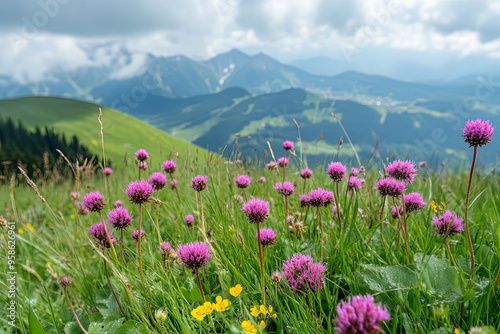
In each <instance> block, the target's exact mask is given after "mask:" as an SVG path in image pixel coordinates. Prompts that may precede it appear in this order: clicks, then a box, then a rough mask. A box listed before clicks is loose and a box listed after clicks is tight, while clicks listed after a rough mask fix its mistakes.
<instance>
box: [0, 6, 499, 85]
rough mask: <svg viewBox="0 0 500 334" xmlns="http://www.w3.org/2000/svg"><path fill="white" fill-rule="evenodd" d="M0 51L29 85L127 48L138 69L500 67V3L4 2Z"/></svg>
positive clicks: (7, 70) (1, 62)
mask: <svg viewBox="0 0 500 334" xmlns="http://www.w3.org/2000/svg"><path fill="white" fill-rule="evenodd" d="M0 47H1V49H0V50H1V52H0V74H4V75H5V74H6V75H17V76H24V77H26V78H30V79H33V80H36V79H37V78H40V77H43V76H44V75H46V74H47V73H49V72H50V69H51V68H53V67H54V66H59V67H62V68H64V69H72V68H75V67H78V66H83V65H88V64H106V63H107V62H111V61H115V60H112V59H113V57H112V54H113V53H114V52H116V51H117V50H120V49H121V48H126V49H128V50H130V51H131V52H132V53H134V54H135V53H137V56H136V57H135V58H134V61H136V62H137V64H140V62H141V59H143V57H144V56H143V55H144V54H145V53H152V54H155V55H158V56H160V55H163V56H167V55H173V54H179V53H182V54H185V55H187V56H190V57H195V58H196V59H206V58H209V57H212V56H214V55H216V54H218V53H221V52H225V51H228V50H230V49H231V48H239V49H241V50H243V51H245V52H249V53H255V52H259V51H262V52H265V53H267V54H269V55H271V56H274V57H276V58H278V59H279V60H281V61H291V60H294V59H300V58H308V57H314V56H328V57H332V58H335V59H339V60H342V61H346V62H349V61H355V60H356V57H361V56H360V55H364V56H365V58H363V59H366V55H367V54H368V55H369V54H370V52H372V50H377V52H378V53H379V54H380V50H382V51H383V52H382V53H383V54H386V55H387V57H391V56H393V57H394V55H400V54H406V55H408V54H415V55H418V57H416V59H417V58H418V59H425V61H427V62H429V63H431V62H432V61H433V59H438V58H439V55H440V54H441V55H443V57H442V59H441V61H444V60H447V59H460V58H464V57H479V58H481V57H484V58H485V59H488V60H492V59H498V60H499V61H500V1H497V0H444V1H443V0H390V1H384V0H343V1H337V0H307V1H304V0H301V1H298V0H267V1H265V0H141V1H137V0H134V1H131V0H1V1H0ZM96 50H97V51H96ZM443 59H444V60H443ZM475 59H476V58H475ZM138 66H139V65H138Z"/></svg>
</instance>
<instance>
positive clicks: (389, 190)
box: [375, 177, 405, 197]
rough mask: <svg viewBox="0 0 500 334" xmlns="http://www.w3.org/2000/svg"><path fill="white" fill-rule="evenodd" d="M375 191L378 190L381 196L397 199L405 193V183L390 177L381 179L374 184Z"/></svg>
mask: <svg viewBox="0 0 500 334" xmlns="http://www.w3.org/2000/svg"><path fill="white" fill-rule="evenodd" d="M375 189H377V190H378V192H379V193H380V195H382V196H391V197H398V196H401V195H402V194H404V192H405V183H404V182H401V181H397V180H396V179H393V178H392V177H387V178H385V179H381V180H379V181H377V182H376V183H375Z"/></svg>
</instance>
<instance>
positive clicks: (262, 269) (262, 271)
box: [257, 223, 266, 305]
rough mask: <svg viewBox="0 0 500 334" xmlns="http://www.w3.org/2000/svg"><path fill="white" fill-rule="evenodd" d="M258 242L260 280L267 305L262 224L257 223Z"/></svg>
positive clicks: (263, 301)
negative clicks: (261, 234)
mask: <svg viewBox="0 0 500 334" xmlns="http://www.w3.org/2000/svg"><path fill="white" fill-rule="evenodd" d="M257 242H258V244H259V259H260V280H261V284H262V304H263V305H266V286H265V284H264V262H263V261H262V244H261V242H260V223H257Z"/></svg>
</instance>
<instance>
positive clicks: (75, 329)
mask: <svg viewBox="0 0 500 334" xmlns="http://www.w3.org/2000/svg"><path fill="white" fill-rule="evenodd" d="M70 312H71V310H70ZM76 315H77V317H78V319H79V320H80V323H81V324H82V326H83V328H85V329H87V328H89V324H90V320H89V317H88V316H87V315H86V314H84V313H83V312H82V310H76ZM64 333H65V334H82V333H83V332H82V330H81V329H80V326H78V323H77V322H76V320H75V317H74V316H73V313H72V314H71V321H69V322H67V323H66V325H65V326H64Z"/></svg>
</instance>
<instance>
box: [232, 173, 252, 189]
mask: <svg viewBox="0 0 500 334" xmlns="http://www.w3.org/2000/svg"><path fill="white" fill-rule="evenodd" d="M234 182H236V186H237V187H238V188H241V189H245V188H246V187H248V186H249V185H250V182H252V179H251V178H250V176H248V175H238V176H237V177H236V178H235V179H234Z"/></svg>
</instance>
